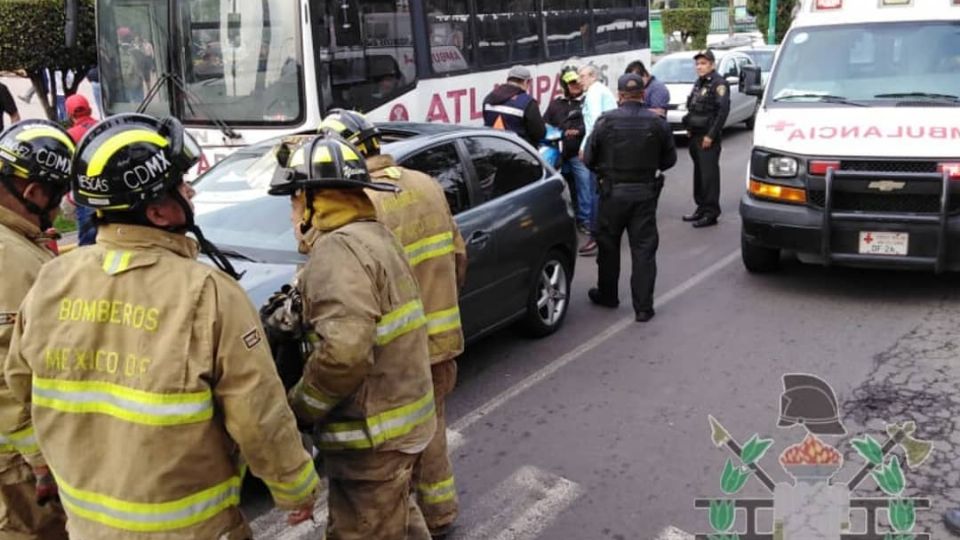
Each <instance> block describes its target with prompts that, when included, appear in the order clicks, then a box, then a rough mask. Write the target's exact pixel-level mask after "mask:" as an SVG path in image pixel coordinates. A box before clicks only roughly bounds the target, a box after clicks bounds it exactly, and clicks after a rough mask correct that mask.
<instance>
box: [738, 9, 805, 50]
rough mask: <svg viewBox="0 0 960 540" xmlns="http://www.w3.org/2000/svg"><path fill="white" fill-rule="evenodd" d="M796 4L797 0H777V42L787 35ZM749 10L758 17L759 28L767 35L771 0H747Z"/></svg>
mask: <svg viewBox="0 0 960 540" xmlns="http://www.w3.org/2000/svg"><path fill="white" fill-rule="evenodd" d="M796 6H797V0H777V43H780V42H781V41H783V36H785V35H787V30H789V29H790V23H792V22H793V12H794V9H795V8H796ZM747 12H748V13H750V14H751V15H753V16H754V17H756V18H757V28H759V29H760V32H761V33H762V34H763V35H764V37H766V36H767V28H768V27H769V26H770V0H747Z"/></svg>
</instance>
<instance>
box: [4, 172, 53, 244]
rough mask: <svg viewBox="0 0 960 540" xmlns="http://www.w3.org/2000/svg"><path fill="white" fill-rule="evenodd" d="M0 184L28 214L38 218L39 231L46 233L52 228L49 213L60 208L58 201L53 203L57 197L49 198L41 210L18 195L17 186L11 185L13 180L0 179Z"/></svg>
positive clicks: (8, 178) (5, 177)
mask: <svg viewBox="0 0 960 540" xmlns="http://www.w3.org/2000/svg"><path fill="white" fill-rule="evenodd" d="M0 183H2V184H3V187H5V188H6V189H7V192H9V193H10V194H11V195H13V198H15V199H16V200H17V201H19V202H20V204H22V205H23V207H24V208H26V209H27V212H30V213H31V214H33V215H35V216H37V218H39V220H40V230H41V231H43V232H47V230H49V229H50V228H52V227H53V222H51V221H50V211H51V210H53V209H54V208H57V207H58V206H60V201H59V200H57V201H54V199H57V197H52V196H51V197H50V201H49V202H48V203H47V207H46V208H41V207H40V206H38V205H37V204H36V203H34V202H33V201H31V200H28V199H27V198H26V197H24V196H23V193H20V191H19V190H17V186H15V185H14V184H13V180H11V179H10V177H9V176H4V177H3V178H2V179H0ZM54 202H56V204H54Z"/></svg>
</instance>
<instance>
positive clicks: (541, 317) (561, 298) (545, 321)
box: [522, 249, 572, 338]
mask: <svg viewBox="0 0 960 540" xmlns="http://www.w3.org/2000/svg"><path fill="white" fill-rule="evenodd" d="M571 277H572V275H571V271H570V261H569V258H568V257H566V256H565V255H564V254H563V253H561V252H560V251H559V250H556V249H551V250H550V251H549V252H548V253H547V256H546V257H544V259H543V262H541V263H540V266H539V267H538V268H537V271H536V273H535V274H534V275H533V279H532V280H531V284H530V294H529V296H528V298H527V313H526V315H524V319H523V321H522V327H523V330H524V332H525V333H526V334H527V335H529V336H531V337H538V338H539V337H545V336H549V335H550V334H552V333H554V332H556V331H557V329H558V328H560V326H561V325H563V320H564V319H565V318H566V316H567V311H568V310H569V308H570V280H571Z"/></svg>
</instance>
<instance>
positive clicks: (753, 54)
mask: <svg viewBox="0 0 960 540" xmlns="http://www.w3.org/2000/svg"><path fill="white" fill-rule="evenodd" d="M743 52H744V54H746V55H747V56H749V57H750V58H751V59H752V60H753V63H754V64H756V65H758V66H760V69H761V70H763V71H770V70H771V69H772V68H773V53H774V51H743Z"/></svg>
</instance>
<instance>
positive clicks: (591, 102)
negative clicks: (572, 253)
mask: <svg viewBox="0 0 960 540" xmlns="http://www.w3.org/2000/svg"><path fill="white" fill-rule="evenodd" d="M580 84H581V85H583V87H584V88H585V89H586V92H585V93H584V95H583V125H584V127H585V128H586V130H585V132H584V135H583V138H584V142H583V143H582V144H581V145H580V161H583V150H584V148H585V147H586V145H587V139H589V138H590V132H592V131H593V125H594V124H596V123H597V119H599V118H600V115H602V114H603V113H605V112H607V111H612V110H614V109H616V108H617V99H616V98H615V97H613V92H611V91H610V88H608V87H607V85H606V84H604V83H603V82H601V81H600V70H599V69H598V68H597V67H596V66H594V65H592V64H587V65H585V66H583V67H582V68H580ZM590 179H591V186H592V187H591V192H592V193H591V196H590V207H591V210H590V234H591V237H590V240H588V241H587V243H586V244H584V245H583V246H581V247H580V250H579V251H578V252H579V253H580V255H581V256H584V257H591V256H593V255H596V254H597V242H596V233H597V214H599V213H600V194H599V192H598V190H597V180H596V175H595V174H593V173H590Z"/></svg>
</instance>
